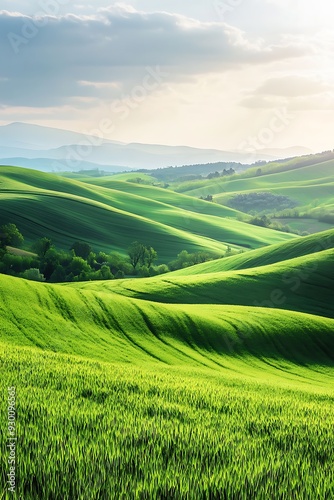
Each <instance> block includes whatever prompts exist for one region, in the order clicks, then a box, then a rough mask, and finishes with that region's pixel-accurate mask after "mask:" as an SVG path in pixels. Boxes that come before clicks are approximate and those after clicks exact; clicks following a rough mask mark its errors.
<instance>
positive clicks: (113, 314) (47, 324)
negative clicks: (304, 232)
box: [0, 275, 334, 367]
mask: <svg viewBox="0 0 334 500" xmlns="http://www.w3.org/2000/svg"><path fill="white" fill-rule="evenodd" d="M143 282H144V280H143ZM188 286H189V288H190V285H188ZM100 290H104V291H102V292H101V291H100ZM100 290H99V291H94V289H93V290H83V289H76V288H74V287H73V288H72V287H69V286H67V287H64V286H61V285H50V284H47V285H45V284H39V283H33V282H29V281H24V280H22V279H20V278H12V277H9V276H4V275H0V298H1V301H0V310H1V341H2V342H7V343H10V344H12V345H18V346H30V347H38V348H40V349H47V350H52V351H55V352H63V353H67V354H77V355H82V356H87V357H89V358H90V359H92V358H95V359H99V360H102V361H110V362H111V361H123V362H126V361H131V362H134V363H141V362H143V361H145V360H146V361H148V360H149V359H151V361H152V360H155V361H162V362H164V363H167V364H173V365H175V364H182V363H185V362H186V363H188V362H190V363H194V364H195V365H197V366H198V365H203V364H204V365H205V366H209V367H214V366H215V365H218V366H219V365H220V364H221V363H223V364H224V361H222V358H221V355H222V354H224V353H225V354H229V355H232V354H233V355H237V354H239V355H241V354H242V355H244V356H246V357H247V356H248V355H251V356H255V357H259V356H267V357H268V358H270V357H273V358H277V357H280V358H284V359H289V360H290V361H294V362H306V361H307V362H314V363H315V362H317V363H319V362H324V363H327V362H328V363H329V362H331V360H332V359H333V358H332V356H333V347H334V321H333V320H332V319H328V318H320V317H316V316H310V315H307V314H301V313H296V312H291V311H281V310H275V309H265V308H258V307H238V306H219V305H216V306H215V305H203V306H201V307H200V308H198V306H196V305H185V304H181V305H178V304H176V305H171V304H157V303H153V302H150V301H142V300H136V299H131V298H128V297H122V296H119V295H117V294H115V293H111V292H110V291H106V290H105V289H104V288H103V287H101V288H100ZM157 293H158V292H157ZM185 300H187V296H186V295H185ZM18 303H19V304H20V308H18V307H17V304H18ZM23 326H24V328H23ZM231 346H233V349H232V347H231ZM231 349H232V350H231Z"/></svg>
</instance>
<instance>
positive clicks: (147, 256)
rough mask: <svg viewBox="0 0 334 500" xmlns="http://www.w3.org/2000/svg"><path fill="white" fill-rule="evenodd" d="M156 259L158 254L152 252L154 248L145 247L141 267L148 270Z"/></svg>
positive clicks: (154, 251)
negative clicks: (145, 267)
mask: <svg viewBox="0 0 334 500" xmlns="http://www.w3.org/2000/svg"><path fill="white" fill-rule="evenodd" d="M157 258H158V254H157V252H156V250H154V248H152V247H145V251H144V255H143V258H142V265H143V266H144V265H146V266H147V267H148V268H150V267H151V265H152V264H153V262H154V261H155V260H157Z"/></svg>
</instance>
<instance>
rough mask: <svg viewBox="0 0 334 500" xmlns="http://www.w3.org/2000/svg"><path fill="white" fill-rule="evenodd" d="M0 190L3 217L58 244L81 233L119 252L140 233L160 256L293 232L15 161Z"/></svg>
mask: <svg viewBox="0 0 334 500" xmlns="http://www.w3.org/2000/svg"><path fill="white" fill-rule="evenodd" d="M124 184H127V185H129V186H130V187H131V184H129V183H124ZM151 189H153V188H151ZM155 189H156V190H157V191H163V190H158V188H155ZM0 196H1V198H0V208H1V214H2V220H3V221H4V222H14V223H15V224H16V225H17V226H18V227H19V228H20V229H21V231H22V233H23V235H24V236H25V238H26V240H27V241H28V242H29V241H32V240H34V239H36V238H38V237H42V236H48V237H50V238H51V239H52V240H53V241H54V243H55V244H56V245H59V246H60V247H64V248H69V246H70V245H71V244H72V243H73V241H74V240H78V239H80V240H84V241H87V242H88V243H90V244H91V245H92V246H93V248H95V249H97V250H109V251H110V250H113V251H115V250H117V251H119V252H121V253H125V251H126V249H127V247H128V246H129V245H130V243H131V242H132V241H134V240H136V239H138V240H140V241H142V242H143V243H146V244H150V245H153V246H154V248H155V249H156V250H157V251H158V254H159V257H160V259H161V261H163V262H165V261H168V260H171V259H173V258H175V256H176V254H177V253H179V252H181V250H183V249H185V250H190V251H200V250H205V251H210V252H212V253H215V254H218V255H223V254H224V252H225V250H226V245H230V246H232V247H236V248H239V247H244V248H257V247H260V246H264V245H268V244H271V243H276V242H280V241H286V240H291V239H292V238H293V236H291V235H289V234H285V233H279V232H276V231H271V230H267V229H264V228H254V229H252V231H250V230H249V226H248V225H247V224H245V223H243V222H239V221H234V220H231V219H226V218H225V217H226V215H231V214H232V215H235V212H234V211H233V210H230V209H225V208H224V207H217V208H216V209H215V210H214V211H213V210H212V207H211V204H210V203H206V202H204V201H203V202H200V200H198V203H199V204H200V209H199V208H198V207H199V205H198V203H197V202H196V203H195V204H193V205H192V199H191V198H188V197H182V200H179V201H174V205H172V204H167V203H165V202H161V201H156V200H154V199H149V198H146V197H144V196H138V195H137V194H132V193H127V192H123V191H120V190H117V189H109V188H103V187H99V186H90V185H87V184H84V183H80V182H79V181H73V180H69V179H64V178H61V177H58V176H53V175H51V174H44V173H41V172H36V171H32V170H26V169H20V168H15V167H2V168H1V169H0ZM169 197H172V198H174V199H175V200H177V198H178V195H177V194H173V193H172V195H169ZM152 198H153V197H152ZM169 201H170V202H171V203H172V200H171V199H169ZM187 204H188V205H187ZM182 205H183V206H184V208H181V206H182ZM199 210H200V212H201V213H198V212H199ZM206 210H207V212H208V213H206ZM212 212H215V215H212ZM218 214H220V215H218Z"/></svg>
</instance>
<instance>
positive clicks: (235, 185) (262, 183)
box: [174, 155, 334, 229]
mask: <svg viewBox="0 0 334 500" xmlns="http://www.w3.org/2000/svg"><path fill="white" fill-rule="evenodd" d="M316 158H317V155H315V156H314V160H315V163H314V164H309V165H304V163H305V160H303V161H302V159H299V160H298V159H296V160H291V161H290V162H281V163H279V162H275V163H273V164H268V165H265V166H263V167H261V169H260V170H261V173H260V175H256V172H257V170H258V169H250V170H247V171H246V172H244V173H242V174H240V175H237V176H232V177H221V178H218V179H213V180H212V179H211V180H205V179H204V180H199V181H193V182H188V183H181V184H176V185H175V186H174V188H175V189H176V191H178V192H182V193H186V194H187V195H191V196H194V197H199V196H203V197H205V196H207V195H208V194H211V195H214V200H215V202H217V203H219V204H223V205H226V204H229V203H230V202H231V200H232V199H233V198H234V197H235V196H236V195H238V194H243V195H246V194H248V195H250V194H254V193H271V194H272V195H276V196H284V197H287V198H288V199H289V200H290V202H291V203H292V204H295V206H297V207H298V208H299V210H300V211H301V212H302V213H310V214H313V213H314V216H315V217H316V216H317V215H321V214H323V213H332V212H333V209H334V195H333V193H334V160H328V161H322V162H320V163H316ZM236 206H237V205H236ZM237 207H238V208H240V207H239V206H237ZM240 209H241V208H240ZM266 211H267V213H271V212H275V211H276V209H275V208H274V207H271V205H270V203H269V204H268V206H267V207H266ZM278 211H279V210H278ZM298 229H299V226H298Z"/></svg>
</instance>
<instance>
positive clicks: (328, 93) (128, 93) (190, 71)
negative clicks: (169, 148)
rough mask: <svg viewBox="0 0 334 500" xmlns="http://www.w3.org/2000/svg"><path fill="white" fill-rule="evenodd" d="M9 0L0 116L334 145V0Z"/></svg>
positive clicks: (104, 130)
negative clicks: (120, 0)
mask: <svg viewBox="0 0 334 500" xmlns="http://www.w3.org/2000/svg"><path fill="white" fill-rule="evenodd" d="M27 4H29V5H27ZM1 9H3V10H1V11H0V54H1V68H0V110H1V114H0V125H4V124H7V123H10V122H14V121H21V122H26V123H35V124H39V125H44V126H51V127H57V128H63V129H67V130H74V131H78V132H83V133H89V134H93V135H95V134H96V133H98V134H99V135H103V137H105V138H106V139H113V140H118V141H122V142H126V143H129V142H143V143H158V144H169V145H179V144H183V145H188V146H195V147H199V148H217V149H221V150H236V151H237V150H239V151H253V150H254V149H263V148H287V147H293V146H303V147H305V148H308V149H310V150H312V151H314V152H316V151H323V150H327V149H333V147H334V146H333V136H332V131H333V124H334V60H333V58H334V32H333V29H332V22H333V15H334V4H333V2H332V0H319V2H317V3H314V2H313V1H311V0H296V1H294V2H290V1H288V0H212V1H211V0H210V1H209V2H204V1H198V0H191V1H190V0H185V1H183V2H180V1H179V0H178V1H177V0H169V1H167V0H138V1H130V0H129V1H126V2H122V3H120V2H112V1H106V0H96V1H94V2H91V3H85V2H83V3H80V2H78V3H73V2H70V1H69V0H45V1H43V0H32V1H30V2H26V1H24V0H2V2H1Z"/></svg>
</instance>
